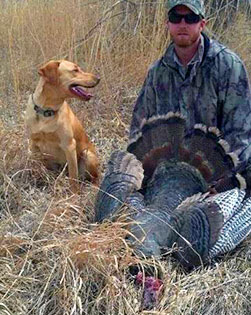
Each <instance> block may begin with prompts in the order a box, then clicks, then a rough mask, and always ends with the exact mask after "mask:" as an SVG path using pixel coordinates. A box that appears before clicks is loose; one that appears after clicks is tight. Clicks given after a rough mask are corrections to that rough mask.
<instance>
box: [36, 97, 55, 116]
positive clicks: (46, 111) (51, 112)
mask: <svg viewBox="0 0 251 315" xmlns="http://www.w3.org/2000/svg"><path fill="white" fill-rule="evenodd" d="M31 98H32V102H33V105H34V110H35V112H36V113H37V114H40V115H42V116H44V117H51V116H54V115H56V112H57V111H55V110H53V109H43V108H41V107H39V106H38V105H37V104H36V103H35V102H34V98H33V94H32V95H31Z"/></svg>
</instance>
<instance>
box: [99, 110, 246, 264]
mask: <svg viewBox="0 0 251 315" xmlns="http://www.w3.org/2000/svg"><path fill="white" fill-rule="evenodd" d="M239 171H241V172H240V173H239V172H238V156H237V155H236V153H234V152H230V146H229V145H228V143H227V142H226V141H225V140H224V139H222V138H221V135H220V132H219V130H218V129H217V128H215V127H206V126H204V125H195V126H194V129H193V130H192V131H190V132H186V121H185V119H184V118H183V117H182V115H181V114H180V113H168V114H167V115H163V116H154V117H151V118H150V119H149V120H145V121H143V123H142V125H141V129H140V132H139V133H138V134H137V135H136V136H135V137H134V139H132V140H131V142H130V143H129V145H128V148H127V151H116V152H114V153H113V154H112V155H111V158H110V161H109V162H108V167H107V171H106V174H105V176H104V179H103V182H102V184H101V188H100V191H99V193H98V195H97V199H96V205H95V213H96V221H97V222H101V221H103V220H104V219H113V220H114V219H116V217H117V215H119V213H120V211H119V210H120V209H121V207H122V205H125V204H126V205H127V207H126V209H127V210H126V211H128V218H129V219H130V220H131V221H132V222H131V227H130V236H128V242H129V243H130V245H131V246H133V248H134V250H135V252H136V254H137V255H141V256H144V257H150V256H155V257H159V256H162V255H165V253H167V252H168V251H170V249H171V248H175V250H174V256H175V257H176V258H177V259H178V260H179V261H180V262H181V263H182V264H183V265H184V266H185V267H196V266H199V265H202V264H204V263H208V262H210V261H211V260H212V259H213V258H215V257H217V256H218V255H221V254H224V253H226V252H228V251H230V250H232V249H234V248H235V247H236V246H237V245H238V244H239V243H240V242H241V241H242V240H243V239H244V238H246V237H247V236H248V234H249V233H250V230H251V197H250V176H249V175H247V172H246V170H239ZM210 191H211V192H212V191H213V193H209V192H210Z"/></svg>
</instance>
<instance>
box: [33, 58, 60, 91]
mask: <svg viewBox="0 0 251 315" xmlns="http://www.w3.org/2000/svg"><path fill="white" fill-rule="evenodd" d="M59 65H60V61H55V60H51V61H49V62H48V63H46V64H45V65H44V66H43V67H41V68H40V69H39V70H38V74H39V75H40V76H41V77H43V78H44V79H45V81H47V82H49V83H51V84H54V85H56V84H57V83H58V67H59Z"/></svg>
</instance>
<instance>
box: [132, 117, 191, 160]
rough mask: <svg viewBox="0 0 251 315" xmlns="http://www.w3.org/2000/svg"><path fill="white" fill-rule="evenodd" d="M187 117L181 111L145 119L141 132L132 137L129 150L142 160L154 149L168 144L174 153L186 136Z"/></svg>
mask: <svg viewBox="0 0 251 315" xmlns="http://www.w3.org/2000/svg"><path fill="white" fill-rule="evenodd" d="M184 130H185V119H184V117H183V116H182V115H181V114H180V113H173V112H169V113H168V114H166V115H158V116H153V117H151V118H150V119H148V120H144V121H143V122H142V124H141V128H140V132H139V133H138V134H137V135H136V136H135V137H134V138H133V139H131V141H130V143H129V145H128V147H127V151H128V152H130V153H133V154H134V155H135V156H136V157H137V158H138V159H139V160H140V161H143V159H144V158H145V156H146V155H147V154H148V153H149V152H151V151H152V150H154V149H158V148H161V147H163V146H168V147H169V148H170V149H171V152H170V153H172V154H173V155H174V154H175V153H176V152H177V150H178V147H179V145H180V143H181V142H182V141H183V138H184Z"/></svg>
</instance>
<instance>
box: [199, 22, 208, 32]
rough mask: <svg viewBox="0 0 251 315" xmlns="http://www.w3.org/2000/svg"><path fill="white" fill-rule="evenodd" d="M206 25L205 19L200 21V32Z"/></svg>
mask: <svg viewBox="0 0 251 315" xmlns="http://www.w3.org/2000/svg"><path fill="white" fill-rule="evenodd" d="M206 25H207V21H206V20H205V19H202V20H201V21H200V26H201V30H202V31H203V30H204V28H205V27H206Z"/></svg>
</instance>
